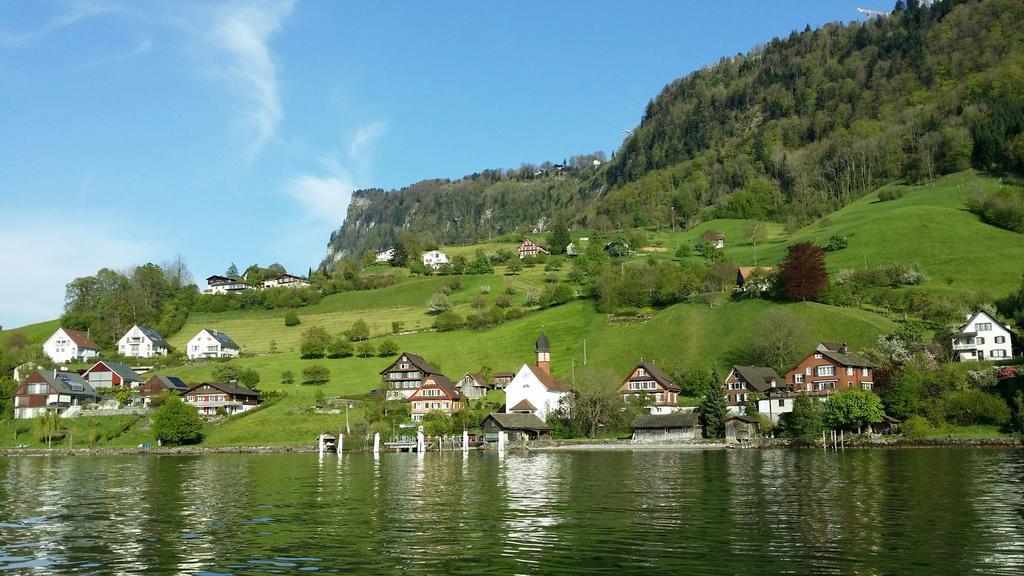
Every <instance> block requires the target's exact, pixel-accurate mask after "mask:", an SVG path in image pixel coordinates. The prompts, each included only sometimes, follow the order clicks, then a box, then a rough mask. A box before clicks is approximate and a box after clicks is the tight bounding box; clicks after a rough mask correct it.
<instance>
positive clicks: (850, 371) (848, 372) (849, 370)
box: [846, 366, 853, 376]
mask: <svg viewBox="0 0 1024 576" xmlns="http://www.w3.org/2000/svg"><path fill="white" fill-rule="evenodd" d="M846 375H847V376H853V366H847V367H846Z"/></svg>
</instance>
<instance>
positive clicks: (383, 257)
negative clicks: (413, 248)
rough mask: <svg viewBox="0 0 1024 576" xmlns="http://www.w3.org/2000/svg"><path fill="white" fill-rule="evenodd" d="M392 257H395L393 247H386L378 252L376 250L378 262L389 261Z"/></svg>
mask: <svg viewBox="0 0 1024 576" xmlns="http://www.w3.org/2000/svg"><path fill="white" fill-rule="evenodd" d="M394 257H395V249H394V248H388V249H387V250H382V251H380V252H377V262H378V263H387V262H391V259H392V258H394Z"/></svg>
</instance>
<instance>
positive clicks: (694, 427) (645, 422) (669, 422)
mask: <svg viewBox="0 0 1024 576" xmlns="http://www.w3.org/2000/svg"><path fill="white" fill-rule="evenodd" d="M632 428H633V440H695V439H697V438H700V437H701V436H702V428H701V425H700V418H699V417H698V416H697V414H696V413H694V412H671V413H668V414H641V415H640V416H637V417H636V419H634V420H633V424H632Z"/></svg>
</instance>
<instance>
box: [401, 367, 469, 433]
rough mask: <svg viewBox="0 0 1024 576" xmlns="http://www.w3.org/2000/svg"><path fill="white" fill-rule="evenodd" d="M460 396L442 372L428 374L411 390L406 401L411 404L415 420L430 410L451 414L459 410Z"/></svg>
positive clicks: (420, 418)
mask: <svg viewBox="0 0 1024 576" xmlns="http://www.w3.org/2000/svg"><path fill="white" fill-rule="evenodd" d="M460 400H461V398H460V397H459V392H458V390H456V389H455V385H454V384H452V381H451V380H449V379H448V378H447V377H445V376H444V375H443V374H430V375H428V376H426V377H424V378H423V383H422V384H420V387H419V388H417V389H415V390H413V392H412V395H410V396H409V398H408V399H406V402H409V403H410V404H412V419H413V420H414V421H416V422H419V421H421V420H423V416H425V415H426V414H428V413H430V412H441V413H443V414H447V415H449V416H451V415H452V414H455V413H456V412H458V411H459V408H460V407H461V402H460Z"/></svg>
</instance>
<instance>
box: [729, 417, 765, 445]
mask: <svg viewBox="0 0 1024 576" xmlns="http://www.w3.org/2000/svg"><path fill="white" fill-rule="evenodd" d="M760 431H761V419H760V418H758V417H757V416H748V415H746V414H735V415H732V416H730V417H728V418H726V419H725V441H726V443H736V444H746V443H747V442H750V440H751V439H753V438H757V436H758V434H759V433H760Z"/></svg>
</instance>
